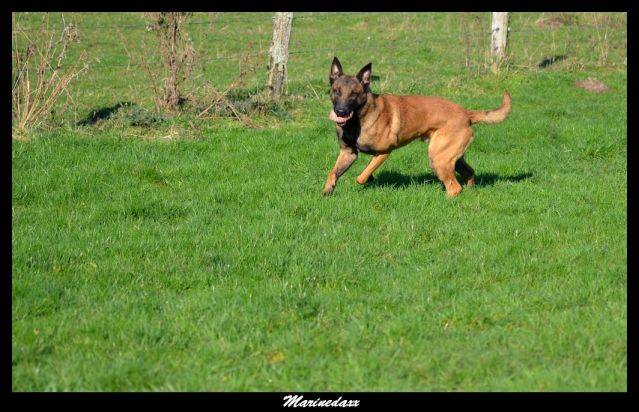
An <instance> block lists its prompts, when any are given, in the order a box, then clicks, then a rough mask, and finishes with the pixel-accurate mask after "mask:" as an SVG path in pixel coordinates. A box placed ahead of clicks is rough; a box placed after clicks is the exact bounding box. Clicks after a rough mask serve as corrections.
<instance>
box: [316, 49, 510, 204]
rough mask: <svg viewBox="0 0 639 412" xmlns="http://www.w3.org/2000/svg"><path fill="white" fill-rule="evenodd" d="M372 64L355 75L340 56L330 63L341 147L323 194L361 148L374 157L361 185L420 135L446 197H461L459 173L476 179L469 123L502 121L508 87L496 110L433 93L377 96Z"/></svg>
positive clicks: (467, 181)
mask: <svg viewBox="0 0 639 412" xmlns="http://www.w3.org/2000/svg"><path fill="white" fill-rule="evenodd" d="M371 67H372V64H371V63H368V64H367V65H366V66H364V67H363V68H362V69H361V70H360V71H359V72H358V73H357V74H356V75H355V76H348V75H345V74H344V72H343V70H342V65H341V63H340V61H339V60H338V59H337V57H335V58H334V59H333V63H332V64H331V70H330V76H329V83H330V85H331V100H332V103H333V110H332V111H331V113H330V115H329V118H330V119H331V120H332V121H333V122H335V129H336V131H337V140H338V143H339V149H340V150H339V155H338V156H337V161H336V162H335V166H334V167H333V169H331V171H330V172H329V174H328V178H327V179H326V184H325V185H324V190H323V194H324V195H330V194H331V193H333V190H334V189H335V185H336V184H337V180H338V179H339V177H340V176H341V175H343V174H344V172H346V170H348V168H349V167H350V166H351V165H352V164H353V162H354V161H355V159H357V154H358V153H359V152H363V153H367V154H370V155H373V159H372V160H371V162H370V163H369V164H368V166H366V169H364V171H363V172H362V173H361V174H360V175H359V176H358V177H357V183H359V184H362V185H363V184H365V183H366V182H368V181H370V180H371V179H372V178H373V172H374V171H375V170H376V169H377V168H378V167H379V166H380V165H381V164H382V163H384V161H385V160H386V159H387V158H388V155H389V154H390V152H392V151H393V150H395V149H398V148H400V147H402V146H405V145H407V144H408V143H410V142H412V141H413V140H415V139H417V138H420V139H422V140H424V141H425V140H426V139H429V140H430V143H429V147H428V160H429V163H430V167H431V169H432V170H433V171H434V172H435V174H436V175H437V177H438V178H439V180H441V182H442V183H443V184H444V186H445V188H446V194H447V195H448V196H450V197H452V196H457V195H458V194H460V193H461V191H462V187H461V185H460V184H459V182H458V181H457V178H456V177H455V172H457V173H459V175H460V176H461V178H462V180H463V181H464V183H465V184H466V186H467V187H471V186H472V185H473V184H474V183H475V182H474V175H475V171H474V170H473V168H472V167H470V165H469V164H468V163H467V162H466V161H465V160H464V153H465V152H466V149H467V148H468V145H469V144H470V142H471V141H472V140H473V129H472V128H471V125H473V124H475V123H500V122H502V121H504V120H505V119H506V117H507V116H508V114H509V113H510V111H511V99H510V95H509V94H508V91H504V96H503V100H502V104H501V106H500V107H499V108H498V109H495V110H466V109H464V108H462V107H461V106H459V105H457V104H455V103H453V102H451V101H448V100H446V99H443V98H441V97H435V96H395V95H392V94H385V95H378V94H375V93H372V92H371V91H370V80H371Z"/></svg>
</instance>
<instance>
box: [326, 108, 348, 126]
mask: <svg viewBox="0 0 639 412" xmlns="http://www.w3.org/2000/svg"><path fill="white" fill-rule="evenodd" d="M328 118H329V119H331V120H332V121H334V122H337V123H344V122H345V121H347V120H348V117H339V116H338V115H336V114H335V110H331V114H329V115H328Z"/></svg>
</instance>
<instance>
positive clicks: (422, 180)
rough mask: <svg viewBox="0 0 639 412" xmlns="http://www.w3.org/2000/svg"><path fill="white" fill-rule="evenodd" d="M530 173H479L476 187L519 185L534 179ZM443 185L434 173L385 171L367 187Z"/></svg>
mask: <svg viewBox="0 0 639 412" xmlns="http://www.w3.org/2000/svg"><path fill="white" fill-rule="evenodd" d="M532 176H533V174H532V173H530V172H526V173H517V174H515V175H510V176H500V175H498V174H495V173H478V174H477V175H475V186H479V187H481V186H493V185H494V184H495V183H497V182H511V183H517V182H521V181H523V180H526V179H528V178H530V177H532ZM435 183H437V184H441V183H440V182H439V179H437V176H435V175H434V174H433V173H430V172H429V173H421V174H419V175H416V176H408V175H405V174H402V173H397V172H392V171H384V172H381V173H380V174H379V175H378V176H375V179H374V180H373V181H372V182H370V183H368V184H367V185H366V187H397V188H400V187H408V186H413V185H423V184H435Z"/></svg>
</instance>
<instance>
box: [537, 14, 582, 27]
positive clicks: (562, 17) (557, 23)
mask: <svg viewBox="0 0 639 412" xmlns="http://www.w3.org/2000/svg"><path fill="white" fill-rule="evenodd" d="M577 23H578V18H577V16H575V15H574V14H571V13H557V14H553V15H551V16H548V17H541V18H539V19H537V21H535V26H537V27H539V28H546V29H558V28H559V27H563V26H571V25H574V24H577Z"/></svg>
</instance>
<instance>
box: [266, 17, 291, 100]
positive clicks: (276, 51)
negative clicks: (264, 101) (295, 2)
mask: <svg viewBox="0 0 639 412" xmlns="http://www.w3.org/2000/svg"><path fill="white" fill-rule="evenodd" d="M292 22H293V13H289V12H277V13H275V17H274V18H273V40H272V41H271V47H270V49H269V64H268V68H269V74H268V89H269V95H270V96H271V97H280V96H281V95H282V94H284V88H285V86H286V63H287V61H288V43H289V40H290V39H291V23H292Z"/></svg>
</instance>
